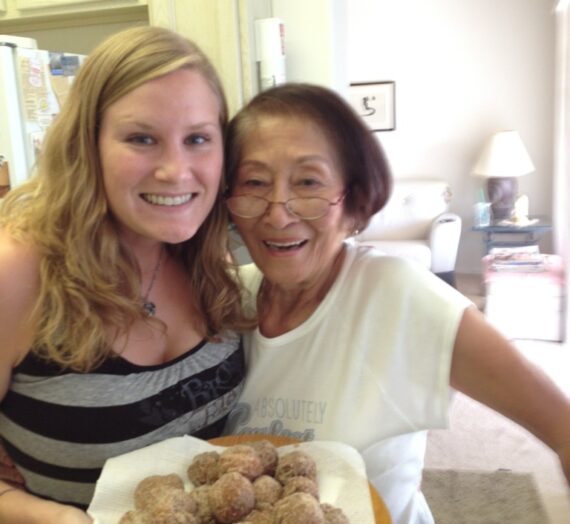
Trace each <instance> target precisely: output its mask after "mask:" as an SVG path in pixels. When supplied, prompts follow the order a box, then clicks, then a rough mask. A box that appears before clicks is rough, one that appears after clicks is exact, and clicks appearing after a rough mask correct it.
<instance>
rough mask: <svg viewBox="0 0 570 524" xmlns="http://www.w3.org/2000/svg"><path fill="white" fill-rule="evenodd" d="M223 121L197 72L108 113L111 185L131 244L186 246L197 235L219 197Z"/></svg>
mask: <svg viewBox="0 0 570 524" xmlns="http://www.w3.org/2000/svg"><path fill="white" fill-rule="evenodd" d="M219 118H220V104H219V101H218V99H217V98H216V95H215V94H214V92H213V91H212V89H211V88H210V86H209V85H208V83H207V81H206V80H205V79H204V78H203V76H202V75H201V74H200V73H198V72H196V71H193V70H191V69H179V70H177V71H174V72H172V73H169V74H167V75H165V76H162V77H159V78H156V79H154V80H151V81H149V82H147V83H145V84H143V85H141V86H139V87H138V88H136V89H134V90H133V91H131V92H129V93H127V94H126V95H125V96H123V97H122V98H120V99H119V100H117V101H116V102H114V103H113V104H112V105H111V106H109V107H108V108H107V109H106V110H105V112H104V114H103V118H102V122H101V130H100V134H99V155H100V159H101V166H102V171H103V183H104V187H105V194H106V196H107V202H108V205H109V209H110V211H111V213H112V214H113V216H114V217H115V219H116V220H117V221H118V223H119V224H120V227H121V233H122V235H123V237H124V238H126V239H127V240H130V241H135V242H136V241H140V240H141V239H143V238H144V239H152V240H154V241H156V240H158V241H162V242H169V243H179V242H183V241H185V240H188V239H189V238H191V237H192V236H193V235H194V234H195V233H196V231H197V230H198V228H199V227H200V226H201V225H202V223H203V222H204V220H205V219H206V217H207V215H208V213H209V212H210V210H211V209H212V206H213V204H214V202H215V199H216V196H217V194H218V191H219V186H220V178H221V173H222V166H223V143H222V131H221V127H220V122H219Z"/></svg>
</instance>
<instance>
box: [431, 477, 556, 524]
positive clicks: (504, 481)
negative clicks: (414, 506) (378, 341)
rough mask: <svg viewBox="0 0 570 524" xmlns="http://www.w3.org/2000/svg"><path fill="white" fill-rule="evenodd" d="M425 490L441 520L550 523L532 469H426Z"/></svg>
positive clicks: (451, 523)
mask: <svg viewBox="0 0 570 524" xmlns="http://www.w3.org/2000/svg"><path fill="white" fill-rule="evenodd" d="M422 491H423V493H424V495H425V497H426V499H427V501H428V504H429V506H430V508H431V510H432V513H433V516H434V519H435V522H436V523H437V524H547V523H548V522H549V519H548V516H547V515H546V512H545V509H544V507H543V505H542V502H541V499H540V495H539V494H538V491H537V488H536V485H535V482H534V478H533V476H532V475H531V474H530V473H513V472H509V471H458V470H437V469H428V470H425V471H424V476H423V482H422Z"/></svg>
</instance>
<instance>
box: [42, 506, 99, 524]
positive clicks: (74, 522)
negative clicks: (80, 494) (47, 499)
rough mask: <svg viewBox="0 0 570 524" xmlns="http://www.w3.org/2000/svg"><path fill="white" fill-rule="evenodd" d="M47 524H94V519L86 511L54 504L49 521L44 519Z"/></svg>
mask: <svg viewBox="0 0 570 524" xmlns="http://www.w3.org/2000/svg"><path fill="white" fill-rule="evenodd" d="M42 522H43V523H45V524H48V523H52V522H53V524H93V519H92V518H91V517H90V516H89V515H87V513H85V512H84V511H81V510H80V509H77V508H75V507H73V506H64V505H63V504H56V503H54V504H53V506H52V511H51V512H50V514H49V520H45V519H42Z"/></svg>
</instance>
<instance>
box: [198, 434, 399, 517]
mask: <svg viewBox="0 0 570 524" xmlns="http://www.w3.org/2000/svg"><path fill="white" fill-rule="evenodd" d="M255 440H269V442H271V443H273V445H274V446H277V447H281V446H287V445H290V444H298V443H299V442H300V441H299V440H296V439H293V438H289V437H281V436H277V435H229V436H227V437H218V438H214V439H211V440H209V441H208V442H210V443H212V444H215V445H216V446H234V445H235V444H242V443H244V442H253V441H255ZM368 488H369V489H370V497H371V499H372V509H373V511H374V518H375V520H376V524H392V519H391V518H390V513H389V512H388V508H387V507H386V504H384V501H383V500H382V498H381V497H380V495H378V492H377V491H376V489H375V488H374V486H373V485H372V484H370V482H369V483H368Z"/></svg>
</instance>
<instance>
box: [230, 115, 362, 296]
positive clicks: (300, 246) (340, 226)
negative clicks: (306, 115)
mask: <svg viewBox="0 0 570 524" xmlns="http://www.w3.org/2000/svg"><path fill="white" fill-rule="evenodd" d="M344 191H345V182H344V177H343V174H342V173H341V171H340V164H339V162H338V160H337V156H336V155H335V153H334V151H333V150H332V148H331V146H330V144H329V142H328V140H327V138H326V136H325V135H324V134H323V133H322V132H321V130H320V129H319V128H318V127H317V126H316V125H314V124H312V123H311V122H310V121H308V120H303V119H300V118H297V117H292V116H265V117H261V118H259V119H257V120H256V122H255V125H252V126H251V128H250V131H249V133H248V135H247V136H246V138H245V141H244V144H243V148H242V151H241V157H240V162H239V166H238V171H237V174H236V177H235V184H234V186H233V190H232V196H238V195H257V196H263V197H265V198H266V199H268V200H269V201H271V202H273V203H272V204H270V205H269V207H268V208H267V210H266V212H265V213H264V214H263V215H262V216H260V217H257V218H240V217H238V216H235V215H233V216H232V218H233V220H234V222H235V224H236V226H237V228H238V230H239V232H240V234H241V236H242V238H243V240H244V242H245V243H246V245H247V248H248V250H249V252H250V254H251V257H252V259H253V261H254V262H255V263H256V265H257V266H258V267H259V268H260V270H261V271H262V272H263V273H264V275H265V277H266V278H267V279H268V280H269V281H270V282H272V283H274V284H277V285H279V286H281V287H283V288H296V287H298V286H302V287H310V286H312V285H318V283H319V282H320V281H321V280H322V279H323V278H325V277H326V276H327V275H328V274H329V270H330V268H331V267H332V265H333V263H334V261H335V259H336V257H337V255H338V254H339V253H340V251H341V249H342V243H343V241H344V239H345V238H346V237H347V235H348V234H349V233H350V231H351V229H352V228H351V225H352V222H353V221H352V220H351V219H350V218H348V217H346V216H345V213H344V207H343V203H342V196H343V194H344ZM295 197H320V198H325V199H326V200H328V201H329V202H337V201H339V200H340V202H339V203H338V204H336V205H331V206H330V207H329V209H328V212H327V213H326V214H325V215H324V216H323V217H321V218H318V219H316V220H304V219H301V218H298V217H296V216H295V215H292V214H291V213H290V212H289V211H288V210H287V209H286V207H285V205H284V204H283V203H284V202H285V201H287V200H288V199H290V198H295Z"/></svg>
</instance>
